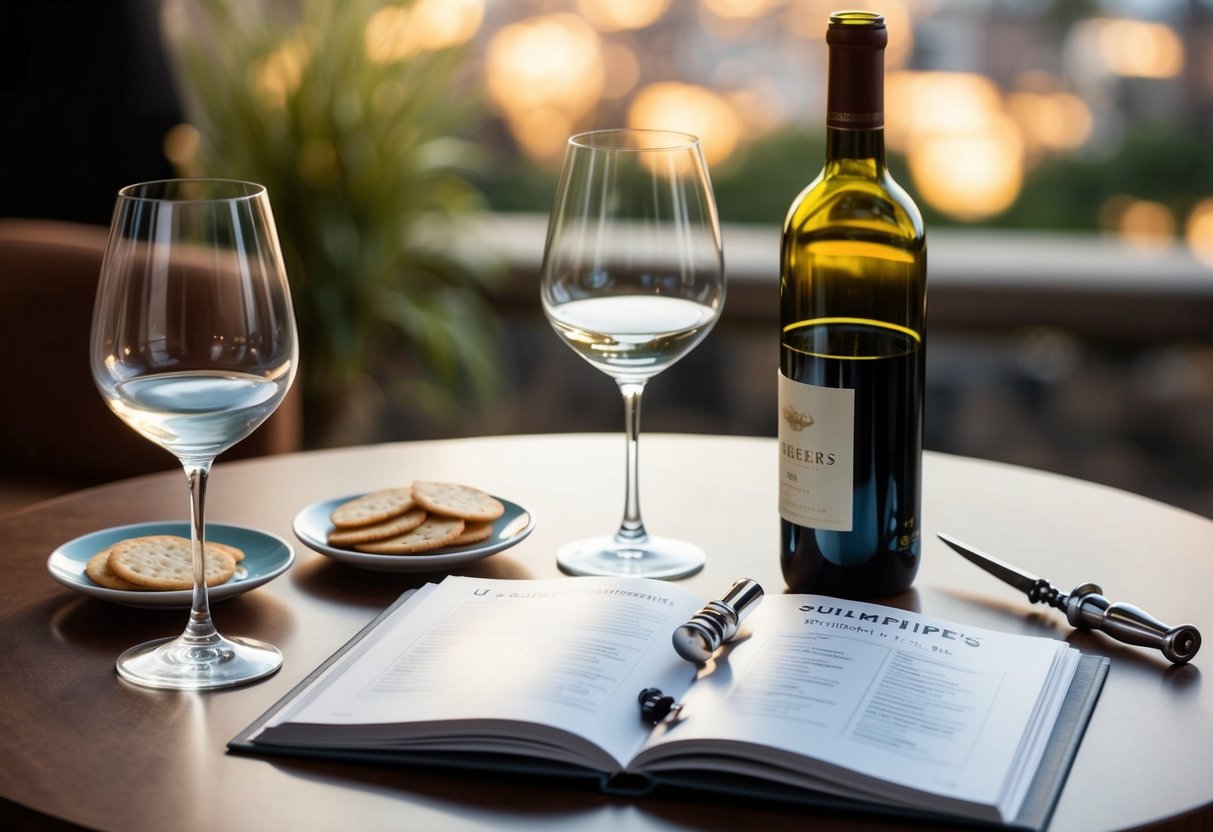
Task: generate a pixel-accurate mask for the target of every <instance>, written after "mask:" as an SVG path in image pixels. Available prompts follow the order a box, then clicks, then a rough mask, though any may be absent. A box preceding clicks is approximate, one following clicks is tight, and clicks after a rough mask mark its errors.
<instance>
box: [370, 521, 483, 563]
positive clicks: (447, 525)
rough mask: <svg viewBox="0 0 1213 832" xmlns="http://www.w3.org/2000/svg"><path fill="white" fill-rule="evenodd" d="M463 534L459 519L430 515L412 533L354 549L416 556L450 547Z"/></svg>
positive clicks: (372, 552)
mask: <svg viewBox="0 0 1213 832" xmlns="http://www.w3.org/2000/svg"><path fill="white" fill-rule="evenodd" d="M462 532H463V521H462V520H460V519H459V518H458V517H440V516H436V515H430V516H429V517H427V518H426V519H425V522H424V523H422V524H421V525H420V526H418V527H417V528H415V529H413V530H412V531H411V532H405V533H404V534H401V535H396V536H395V537H389V538H388V539H387V540H376V541H374V542H373V543H359V544H358V545H357V546H355V547H354V548H355V549H357V550H358V551H359V552H369V553H371V554H374V555H415V554H417V553H419V552H428V551H430V550H432V549H441V548H442V547H443V546H448V545H450V542H451V541H452V540H454V539H455V538H456V537H458V536H459V535H460V534H461V533H462Z"/></svg>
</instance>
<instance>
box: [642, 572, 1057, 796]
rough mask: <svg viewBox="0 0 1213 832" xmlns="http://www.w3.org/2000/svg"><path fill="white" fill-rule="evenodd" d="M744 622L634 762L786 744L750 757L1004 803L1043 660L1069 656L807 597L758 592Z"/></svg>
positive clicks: (863, 781) (852, 781) (1035, 704)
mask: <svg viewBox="0 0 1213 832" xmlns="http://www.w3.org/2000/svg"><path fill="white" fill-rule="evenodd" d="M746 625H747V627H746V628H747V629H748V630H749V631H750V636H749V638H747V639H745V640H742V641H739V642H736V643H735V644H734V645H733V646H732V649H731V650H730V651H729V652H728V655H727V658H724V659H722V660H721V661H719V662H717V664H716V665H715V666H714V667H709V668H706V669H705V672H704V674H703V675H702V676H701V678H700V679H699V680H697V682H696V684H695V685H694V686H693V687H692V689H691V690H690V691H689V692H688V693H687V695H686V696H685V697H684V700H683V705H684V709H683V711H682V716H683V717H684V718H683V719H682V720H681V721H679V722H678V723H675V724H671V725H667V726H663V729H662V730H661V731H660V732H657V733H656V734H655V735H654V738H653V740H652V741H651V743H650V745H651V747H650V748H647V749H646V751H645V752H643V753H642V754H641V755H640V757H641V762H647V761H651V760H656V759H660V758H663V757H665V756H667V755H668V754H669V753H672V752H674V751H675V750H676V749H675V747H674V744H676V743H679V742H683V741H696V740H698V741H700V742H699V743H698V745H699V746H700V749H699V750H701V751H708V750H712V749H713V747H714V746H715V747H717V748H718V749H719V750H728V749H726V746H728V745H730V744H732V743H738V742H740V743H747V744H755V745H761V746H765V747H769V748H771V749H778V750H781V751H784V752H787V753H786V754H785V755H783V756H782V757H780V756H779V755H778V754H776V755H773V756H772V755H771V754H770V753H769V752H767V751H765V750H764V751H763V752H762V755H766V756H762V755H759V754H757V753H756V754H754V756H755V758H756V759H762V760H773V761H775V764H776V765H779V764H780V761H781V760H782V761H783V762H784V764H785V765H788V766H789V767H790V768H789V770H791V769H799V770H804V771H809V772H811V773H812V776H814V777H818V778H821V779H824V780H833V781H835V782H837V783H839V784H840V785H842V786H845V787H848V788H851V789H855V790H858V791H861V792H862V791H863V790H864V789H869V790H870V791H871V792H872V793H873V795H877V794H880V795H884V796H887V789H886V788H884V787H882V786H880V785H878V781H887V782H888V783H892V784H900V785H901V786H906V787H909V788H912V789H919V790H923V791H925V792H929V793H934V794H938V795H945V796H951V797H956V798H958V799H963V800H965V801H975V802H978V803H983V804H988V805H992V806H998V805H1000V804H1003V803H1006V802H1007V801H1008V800H1010V801H1011V802H1014V795H1009V792H1010V791H1013V790H1015V784H1017V783H1019V782H1020V779H1021V778H1017V777H1016V774H1017V767H1018V766H1021V765H1023V763H1024V760H1023V756H1024V755H1023V753H1022V749H1021V746H1025V745H1027V744H1028V743H1023V742H1021V738H1023V737H1024V735H1025V734H1027V733H1029V728H1030V727H1038V728H1039V727H1041V724H1042V722H1043V720H1042V719H1041V718H1040V714H1039V704H1040V700H1041V691H1042V690H1043V691H1049V692H1056V691H1057V689H1058V683H1057V678H1056V669H1055V657H1056V656H1057V655H1058V654H1059V652H1063V653H1064V652H1066V651H1068V652H1070V653H1074V654H1075V662H1076V654H1077V651H1072V650H1070V649H1069V648H1068V647H1067V646H1066V645H1065V644H1064V643H1063V642H1057V641H1053V640H1050V639H1038V638H1028V637H1023V636H1012V635H1007V634H1003V633H997V632H992V631H988V630H981V629H976V628H964V627H961V626H959V625H953V624H949V623H947V622H942V621H939V620H937V619H932V618H930V617H928V616H923V615H920V614H917V613H912V612H905V611H902V610H898V609H892V608H888V607H881V606H877V605H873V604H864V603H860V602H851V601H840V600H837V599H833V598H825V597H819V596H807V595H784V596H768V597H767V598H765V599H764V601H763V605H762V606H761V607H760V608H759V609H758V610H757V611H755V613H754V614H753V615H752V616H751V618H750V619H749V620H748V621H747V622H746ZM1071 672H1072V668H1071ZM1064 687H1065V686H1064V685H1061V690H1062V692H1064ZM1055 698H1057V699H1058V701H1059V697H1055ZM720 740H723V741H726V742H724V743H720V742H716V741H720ZM663 746H665V747H664V748H663ZM791 755H805V756H808V757H812V758H814V759H815V760H821V761H824V762H826V763H829V764H832V765H830V766H816V767H814V765H813V764H807V765H806V764H804V763H803V762H801V763H798V762H797V761H796V760H794V759H793V758H792V757H791ZM682 764H685V763H681V762H680V763H678V765H682ZM674 765H675V761H673V760H672V759H671V762H670V764H669V766H667V767H674ZM837 767H843V768H845V769H848V770H849V771H842V772H840V771H839V770H838V768H837ZM852 772H855V773H858V774H859V775H860V777H859V778H856V777H855V776H854V774H852ZM858 796H862V795H858Z"/></svg>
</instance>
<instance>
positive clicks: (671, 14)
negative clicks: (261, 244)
mask: <svg viewBox="0 0 1213 832" xmlns="http://www.w3.org/2000/svg"><path fill="white" fill-rule="evenodd" d="M838 5H839V4H837V3H834V2H826V0H413V2H402V3H385V2H378V1H377V0H289V1H288V0H159V2H157V1H156V0H112V1H110V2H95V0H39V2H33V1H32V0H15V2H14V0H8V2H5V3H2V4H0V95H2V96H3V98H2V101H3V107H2V109H0V217H27V218H28V217H37V218H46V219H53V220H58V221H69V222H74V223H84V224H90V225H100V226H104V225H105V224H107V223H108V220H109V213H110V210H111V208H112V205H113V196H114V192H115V191H116V190H117V189H118V188H119V187H121V186H122V185H125V184H129V183H131V182H135V181H141V180H147V179H153V178H157V177H162V176H171V175H199V174H206V175H220V176H232V177H239V178H243V179H251V180H255V181H258V182H262V183H263V184H265V185H266V186H267V187H268V188H269V192H270V197H271V200H272V203H273V206H274V211H275V215H276V218H277V221H278V226H279V234H280V236H281V237H282V240H283V246H284V249H285V251H286V254H287V257H288V264H289V271H290V275H291V279H292V283H293V285H294V289H295V301H296V305H297V310H298V316H299V319H300V325H301V327H302V328H303V330H304V332H305V352H304V357H303V363H302V364H301V372H302V379H301V388H300V389H301V393H300V395H301V397H302V401H303V405H302V407H303V426H304V434H303V439H302V443H303V445H304V446H305V447H323V446H330V445H339V444H348V443H357V442H378V441H391V440H398V439H417V438H432V437H443V436H460V435H471V434H489V433H507V432H548V431H566V430H568V431H587V430H603V431H617V430H619V429H620V428H621V427H622V424H621V422H622V409H621V405H620V402H619V396H618V392H617V390H616V389H615V386H614V384H613V382H611V380H610V379H608V378H607V377H605V376H603V375H601V374H600V373H597V372H596V371H594V370H593V369H592V368H590V367H588V366H587V365H585V363H584V362H582V361H581V360H580V359H579V358H578V357H576V356H575V355H574V354H573V353H572V352H571V351H570V350H568V349H567V348H565V347H564V346H563V345H562V344H561V343H559V341H558V339H557V338H556V336H555V335H554V334H553V333H552V332H551V330H550V328H549V327H548V325H547V323H546V321H545V320H544V319H543V316H542V313H541V311H540V309H539V303H538V296H537V295H538V289H537V284H538V277H537V272H538V268H539V263H540V259H541V257H542V252H543V240H544V233H545V222H546V216H545V215H546V212H547V210H548V208H549V207H550V201H551V196H552V192H553V190H554V187H555V175H556V172H557V169H558V166H559V163H560V159H561V155H562V153H563V147H564V143H565V141H566V139H567V137H568V136H569V135H570V134H571V133H574V132H577V131H580V130H585V129H592V128H596V127H607V126H618V125H620V124H627V125H631V126H641V127H661V128H675V129H683V130H688V131H690V132H694V133H696V134H698V135H700V136H701V137H702V139H703V145H704V149H705V153H706V155H707V158H708V162H709V165H710V168H711V170H712V175H713V182H714V186H715V190H716V196H717V200H718V204H719V210H720V215H721V219H722V222H723V223H724V243H725V261H726V267H727V269H728V274H729V280H730V285H729V298H728V302H727V303H726V310H725V314H724V317H723V318H722V320H721V322H720V323H719V324H718V325H717V328H716V329H715V331H714V332H713V334H712V335H711V336H710V337H709V339H708V340H707V341H705V342H704V344H703V345H701V346H700V347H699V348H698V349H697V350H696V351H694V352H693V353H692V354H691V355H690V356H689V357H687V358H686V359H684V361H683V362H681V363H680V364H678V365H676V366H675V368H674V369H672V370H671V371H669V372H667V373H665V374H663V375H662V376H661V377H659V378H658V379H656V380H655V381H654V382H653V383H652V384H651V385H650V387H649V390H648V392H647V393H646V402H645V413H644V416H643V427H644V429H645V430H646V431H692V432H723V433H738V434H752V435H772V436H773V435H774V432H775V419H774V413H775V375H776V366H777V355H778V340H777V338H778V336H777V328H778V305H777V294H778V289H777V283H778V273H777V270H778V239H779V227H780V224H781V222H782V220H783V216H784V212H785V211H786V209H787V207H788V205H789V204H790V203H791V201H792V200H793V199H794V197H795V196H796V194H797V193H798V192H799V191H800V190H801V189H802V188H803V187H804V186H805V185H807V184H808V182H809V181H810V180H811V179H812V178H813V177H814V176H815V175H816V173H817V171H818V169H819V168H820V165H821V161H822V158H823V152H824V131H823V120H824V108H825V102H824V95H825V46H824V42H823V35H824V31H825V24H826V18H827V17H828V15H829V13H830V12H831V11H833V10H834V8H835V7H836V6H838ZM861 5H862V6H863V7H865V8H872V9H874V10H877V11H880V12H882V13H884V14H885V16H886V18H887V20H888V24H889V28H890V41H889V47H888V50H887V54H886V70H887V80H886V114H887V117H886V122H887V125H888V127H887V131H886V134H887V145H888V150H889V154H890V167H891V168H892V170H893V172H894V175H895V176H896V178H897V179H898V181H899V182H901V183H902V184H903V185H904V186H905V187H906V189H907V190H908V191H909V192H910V193H911V194H912V195H913V196H914V198H915V199H916V201H917V202H918V204H919V206H920V207H921V208H922V209H923V212H924V214H925V216H926V219H927V223H928V240H929V248H930V287H931V288H930V300H929V309H930V314H929V321H930V324H929V325H930V337H929V347H928V353H927V358H928V375H927V388H928V398H927V416H926V424H927V447H928V448H931V449H933V450H939V451H946V452H953V453H961V454H968V455H973V456H979V457H984V458H990V459H998V460H1005V461H1009V462H1015V463H1020V464H1026V465H1031V466H1034V467H1039V468H1043V469H1046V470H1051V471H1057V472H1061V473H1066V474H1071V475H1075V476H1079V477H1083V478H1085V479H1090V480H1094V481H1097V482H1103V483H1107V484H1109V485H1113V486H1116V487H1119V488H1124V489H1126V490H1130V491H1134V492H1137V493H1141V494H1146V495H1148V496H1152V497H1155V498H1158V499H1161V500H1164V501H1166V502H1169V503H1172V504H1175V505H1179V506H1181V507H1184V508H1188V509H1190V510H1193V511H1196V512H1198V513H1202V514H1205V515H1206V516H1213V151H1211V146H1210V139H1211V138H1213V2H1206V0H1149V1H1148V2H1147V1H1146V0H1116V1H1113V0H1014V2H1012V0H871V1H870V2H865V3H863V4H861ZM3 268H4V264H3V263H0V270H2V269H3ZM3 279H4V275H3V273H2V272H0V280H3ZM81 360H82V361H83V358H82V359H81ZM621 441H622V440H621ZM172 464H173V461H172V460H171V459H170V460H167V461H166V465H165V467H171V465H172ZM772 464H774V463H772Z"/></svg>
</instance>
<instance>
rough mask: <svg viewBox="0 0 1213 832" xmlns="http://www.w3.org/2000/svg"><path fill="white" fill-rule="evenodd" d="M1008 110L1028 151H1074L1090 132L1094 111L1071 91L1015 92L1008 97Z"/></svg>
mask: <svg viewBox="0 0 1213 832" xmlns="http://www.w3.org/2000/svg"><path fill="white" fill-rule="evenodd" d="M1007 111H1008V112H1009V113H1010V114H1011V117H1012V118H1014V119H1015V122H1016V123H1017V124H1018V125H1019V129H1020V130H1021V131H1022V132H1023V135H1024V140H1025V142H1026V143H1027V144H1028V147H1029V150H1046V151H1056V150H1073V149H1074V148H1077V147H1081V146H1082V144H1083V143H1084V142H1085V141H1086V140H1087V139H1088V138H1089V137H1090V135H1091V128H1092V125H1093V118H1092V116H1091V110H1090V108H1089V107H1087V105H1086V102H1084V101H1083V100H1082V99H1081V98H1079V97H1078V96H1076V95H1074V94H1072V93H1067V92H1055V93H1039V92H1015V93H1012V94H1011V95H1010V96H1009V97H1008V98H1007Z"/></svg>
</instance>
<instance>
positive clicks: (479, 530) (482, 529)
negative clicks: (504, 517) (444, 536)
mask: <svg viewBox="0 0 1213 832" xmlns="http://www.w3.org/2000/svg"><path fill="white" fill-rule="evenodd" d="M492 534H493V524H492V523H490V522H487V521H486V522H484V523H472V522H464V524H463V531H462V532H460V533H459V536H458V537H456V538H455V539H454V540H452V541H451V542H450V543H447V544H445V545H447V546H467V545H468V544H469V543H480V542H481V541H482V540H488V539H489V537H491V536H492Z"/></svg>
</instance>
